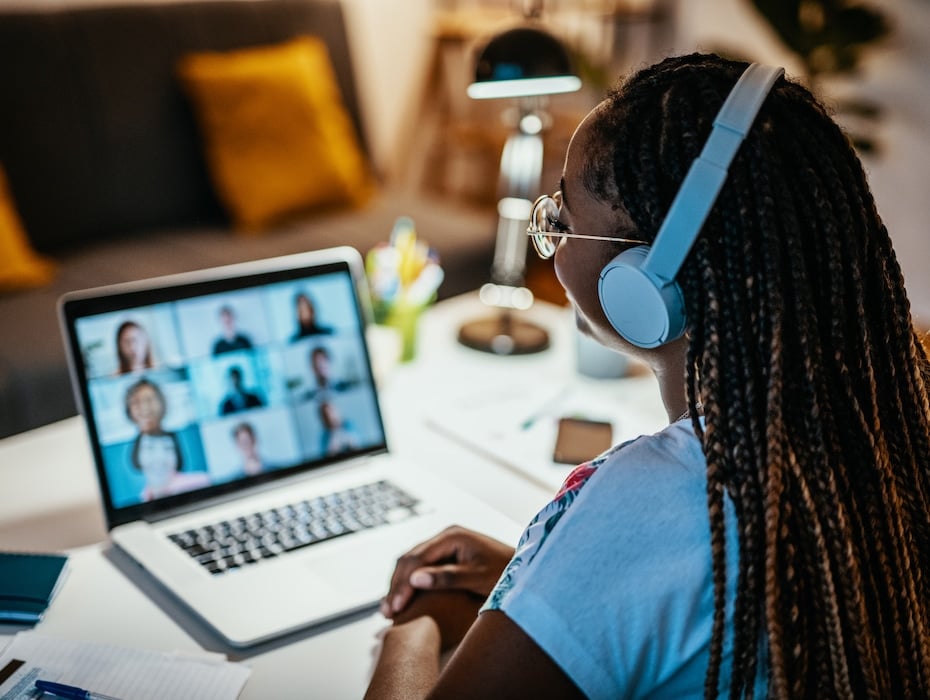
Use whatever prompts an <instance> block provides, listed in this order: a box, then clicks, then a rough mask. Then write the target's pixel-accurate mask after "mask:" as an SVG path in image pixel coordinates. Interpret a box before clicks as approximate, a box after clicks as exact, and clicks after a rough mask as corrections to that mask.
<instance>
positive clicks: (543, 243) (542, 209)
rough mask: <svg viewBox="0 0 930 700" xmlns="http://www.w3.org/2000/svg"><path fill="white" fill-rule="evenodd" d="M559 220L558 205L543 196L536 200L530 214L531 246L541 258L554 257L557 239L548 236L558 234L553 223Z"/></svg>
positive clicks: (546, 196) (551, 199) (550, 198)
mask: <svg viewBox="0 0 930 700" xmlns="http://www.w3.org/2000/svg"><path fill="white" fill-rule="evenodd" d="M558 220H559V205H558V204H557V203H556V201H555V200H554V199H553V198H552V197H549V196H548V195H544V196H542V197H540V198H539V199H538V200H536V204H535V206H534V207H533V214H532V222H531V225H532V227H533V228H532V230H533V236H532V238H533V246H534V247H535V248H536V252H537V253H538V254H539V256H540V257H541V258H551V257H552V256H553V255H555V249H556V248H557V247H558V244H559V238H558V237H557V236H550V235H549V234H550V233H558V231H557V230H556V226H555V223H554V222H557V221H558Z"/></svg>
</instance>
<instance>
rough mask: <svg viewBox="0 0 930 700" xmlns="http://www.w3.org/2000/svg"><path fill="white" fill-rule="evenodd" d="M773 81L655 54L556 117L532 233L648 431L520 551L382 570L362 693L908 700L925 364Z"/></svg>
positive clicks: (922, 521) (692, 58)
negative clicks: (622, 361) (554, 187)
mask: <svg viewBox="0 0 930 700" xmlns="http://www.w3.org/2000/svg"><path fill="white" fill-rule="evenodd" d="M782 73H783V72H782V71H781V70H780V69H776V68H769V67H766V66H760V65H753V66H749V67H747V65H746V64H745V63H742V62H736V61H729V60H725V59H722V58H719V57H717V56H713V55H701V54H693V55H688V56H676V57H672V58H667V59H665V60H663V61H662V62H660V63H659V64H657V65H655V66H651V67H648V68H644V69H642V70H641V71H639V72H638V73H636V74H634V75H632V76H631V77H630V78H628V79H627V80H626V81H625V82H623V83H621V84H620V86H619V87H618V88H617V89H615V90H613V91H611V93H610V94H609V95H608V97H607V98H606V99H605V100H604V101H603V102H601V103H600V105H598V106H597V107H596V108H595V109H594V110H593V111H592V112H590V113H589V114H588V116H587V117H585V119H584V120H583V121H582V123H581V124H580V126H579V127H578V128H577V129H576V131H575V133H574V135H573V137H572V139H571V141H570V143H569V146H568V150H567V154H566V157H565V161H564V166H563V171H562V182H561V185H560V192H558V193H557V194H556V195H555V196H554V197H548V196H545V197H543V198H540V199H539V200H537V204H536V207H535V209H536V211H535V214H536V215H534V216H533V217H532V218H531V228H530V233H531V234H533V242H534V245H535V246H536V248H537V253H539V255H540V256H541V257H543V258H554V265H555V273H556V276H557V277H558V279H559V281H560V282H561V284H562V285H563V287H565V290H566V292H567V297H568V299H569V300H570V302H571V304H572V307H573V310H574V312H575V319H576V323H577V325H578V327H579V328H580V329H581V330H582V331H583V332H584V333H586V334H587V335H590V336H591V337H593V338H595V339H596V340H598V341H600V342H601V343H602V344H604V345H606V346H608V347H610V348H613V349H615V350H618V351H624V352H627V353H632V354H635V355H636V356H637V357H638V358H641V359H642V360H643V361H644V362H646V363H647V364H648V365H649V366H650V367H651V368H652V369H653V371H654V373H655V375H656V378H657V380H658V385H659V390H660V392H661V396H662V400H663V402H664V404H665V408H666V411H667V414H668V418H669V425H668V426H667V427H666V428H664V429H663V430H661V431H659V432H657V433H656V434H654V435H645V436H640V437H638V438H636V439H634V440H631V441H629V442H627V443H625V444H622V445H618V446H616V447H614V448H611V449H610V450H608V451H606V452H605V453H603V454H602V455H601V456H599V457H597V458H595V459H594V460H592V461H591V462H589V463H586V464H582V465H580V466H579V467H578V468H576V470H575V471H574V472H572V474H571V475H570V476H569V477H568V478H567V480H566V482H565V483H564V485H563V487H562V489H561V491H560V493H558V494H557V496H556V497H555V500H553V501H552V502H551V503H550V504H548V505H546V506H545V507H544V508H543V509H542V510H541V511H540V512H539V514H538V515H537V516H536V518H535V519H534V520H533V521H532V522H531V523H530V525H529V526H528V527H527V529H526V530H525V531H524V534H523V536H522V537H521V538H520V541H519V543H518V544H517V548H516V550H514V549H513V548H512V547H510V546H508V545H504V544H501V543H498V542H495V541H493V540H488V539H487V538H483V537H481V536H479V535H477V534H475V533H471V532H466V531H462V530H455V529H453V530H449V531H446V532H445V533H444V534H441V535H440V536H438V537H437V538H436V539H434V540H432V541H430V542H427V543H425V544H423V545H420V546H419V547H416V548H414V549H413V550H412V551H410V552H409V553H408V554H407V555H406V556H403V557H401V558H400V560H399V561H398V564H397V567H396V570H395V573H394V576H393V580H392V581H391V583H390V584H389V592H388V596H387V597H386V599H385V601H384V610H385V612H386V613H387V614H388V615H389V616H391V617H392V618H393V620H394V624H393V625H392V626H391V627H390V628H389V629H388V630H387V631H386V632H385V633H384V635H383V646H382V650H381V656H380V659H379V661H378V663H377V667H376V669H375V672H374V677H373V679H372V682H371V685H370V687H369V692H368V695H367V697H368V698H370V699H374V698H380V697H392V698H423V697H427V696H428V697H430V698H433V699H434V700H440V699H441V698H450V697H456V698H460V697H489V698H524V697H528V698H533V697H547V698H582V697H588V698H702V697H703V698H716V697H732V698H743V697H756V698H765V697H768V698H844V700H848V699H850V698H857V699H858V698H928V697H930V651H928V639H930V575H928V571H930V362H928V357H927V353H926V351H925V350H924V349H923V347H922V345H921V342H920V337H919V335H918V333H917V331H916V330H915V328H914V325H913V322H912V318H911V313H910V308H909V303H908V299H907V294H906V291H905V285H904V279H903V276H902V272H901V269H900V267H899V265H898V263H897V261H896V259H895V254H894V250H893V247H892V242H891V238H890V236H889V233H888V231H887V229H886V228H885V226H884V225H883V223H882V220H881V219H880V217H879V215H878V212H877V210H876V206H875V202H874V200H873V197H872V194H871V193H870V191H869V186H868V183H867V180H866V176H865V172H864V170H863V168H862V164H861V163H860V161H859V159H858V157H857V155H856V153H855V151H854V149H853V147H852V145H851V143H850V141H849V139H848V138H847V136H846V135H845V134H844V133H843V131H842V130H841V129H840V128H839V126H838V125H837V124H836V123H835V122H834V121H833V120H832V119H831V118H830V116H829V113H828V112H827V110H826V109H825V108H824V107H823V106H822V105H821V104H820V103H819V102H818V101H817V100H816V98H815V97H814V96H813V95H812V94H811V93H810V92H809V91H808V89H807V88H805V87H804V86H803V85H801V84H800V83H798V82H794V81H792V80H789V79H787V78H785V77H783V75H782ZM734 86H735V88H734ZM730 95H732V96H733V99H730V98H729V97H728V96H730ZM757 108H758V111H757ZM743 137H745V140H743ZM705 144H707V147H705ZM692 167H694V168H695V169H694V170H691V168H692ZM689 171H690V172H693V173H696V174H697V175H698V177H697V178H696V179H695V178H691V177H690V176H686V174H687V173H689ZM714 181H716V182H718V183H720V184H721V185H722V187H721V189H720V192H719V197H718V196H717V194H716V188H713V187H711V186H710V185H711V183H712V182H714ZM683 183H684V184H683ZM695 185H696V186H697V187H695ZM676 193H681V194H682V197H681V199H678V198H676ZM673 202H675V203H674V204H673ZM682 202H684V204H685V205H684V206H683V207H679V206H678V205H679V204H681V203H682ZM704 212H707V214H708V216H707V218H706V219H705V217H704ZM666 222H668V223H669V224H670V225H669V226H666V225H665V224H666ZM666 234H668V235H666ZM650 251H651V252H650ZM653 254H655V255H653ZM653 263H655V267H651V265H653ZM663 264H664V265H665V267H664V268H663V267H661V266H662V265H663ZM652 270H654V271H655V277H650V276H649V273H650V271H652ZM659 271H662V272H663V274H662V275H660V274H659ZM660 292H665V294H664V295H663V294H660ZM679 301H680V304H679V303H678V302H679ZM644 309H647V310H648V311H647V312H646V313H641V312H642V311H643V310H644ZM659 319H661V322H657V321H659ZM544 378H545V377H542V379H544ZM515 420H516V419H515ZM511 557H512V558H511ZM508 560H509V561H508ZM495 581H496V583H495ZM450 587H451V588H453V589H455V590H453V591H451V592H448V593H442V592H436V590H438V589H448V588H450ZM430 589H436V590H430ZM418 590H419V591H421V592H419V593H417V594H416V595H414V593H415V591H418ZM482 600H483V601H484V603H483V604H482V602H481V601H482ZM479 607H480V608H482V612H481V613H480V615H478V616H477V618H476V613H477V612H478V609H479ZM466 632H467V634H466ZM463 635H464V639H463ZM460 640H462V641H461V644H459V641H460ZM457 644H458V648H457V649H456V650H455V652H454V654H453V655H452V657H451V659H449V660H448V662H447V663H446V664H445V665H444V666H442V667H441V666H440V658H441V652H442V650H443V649H446V648H450V647H453V646H455V645H457Z"/></svg>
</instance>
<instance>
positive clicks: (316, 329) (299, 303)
mask: <svg viewBox="0 0 930 700" xmlns="http://www.w3.org/2000/svg"><path fill="white" fill-rule="evenodd" d="M294 308H295V311H296V314H297V331H296V332H295V333H294V335H293V336H292V338H291V340H294V341H296V340H300V339H301V338H307V337H309V336H312V335H329V334H330V333H332V332H333V329H332V328H330V327H329V326H322V325H320V323H319V321H318V320H317V317H316V304H314V303H313V300H312V299H311V298H310V295H309V294H307V293H306V292H298V294H297V296H295V297H294Z"/></svg>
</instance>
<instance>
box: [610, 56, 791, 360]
mask: <svg viewBox="0 0 930 700" xmlns="http://www.w3.org/2000/svg"><path fill="white" fill-rule="evenodd" d="M784 72H785V69H784V68H774V67H771V66H763V65H760V64H758V63H753V64H752V65H751V66H749V68H747V69H746V70H745V72H744V73H743V74H742V75H741V76H740V79H739V80H738V81H737V83H736V85H735V86H734V87H733V90H731V91H730V94H729V95H728V96H727V99H726V101H725V102H724V103H723V107H721V108H720V112H719V113H718V114H717V117H716V118H715V119H714V128H713V130H712V131H711V132H710V136H709V137H708V138H707V142H706V143H705V144H704V148H703V149H702V151H701V155H700V156H698V157H697V158H696V159H695V160H694V162H693V163H692V164H691V167H690V168H689V170H688V174H687V175H686V176H685V179H684V181H683V182H682V183H681V187H680V188H679V190H678V193H677V194H676V195H675V199H674V200H673V201H672V206H671V207H669V210H668V214H666V216H665V220H664V221H663V222H662V226H661V227H660V228H659V233H658V234H656V239H655V241H654V242H653V245H652V246H647V245H642V246H637V247H635V248H630V249H628V250H625V251H623V252H622V253H620V255H618V256H617V257H615V258H614V259H613V260H611V261H610V262H609V263H608V264H607V265H606V266H605V267H604V269H603V270H601V275H600V279H599V280H598V285H597V291H598V296H599V297H600V300H601V307H602V308H603V309H604V313H605V314H606V315H607V320H608V321H610V324H611V325H612V326H613V327H614V329H615V330H616V331H617V332H618V333H619V334H620V335H622V336H623V337H624V338H626V339H627V340H628V341H629V342H630V343H632V344H633V345H636V346H639V347H641V348H655V347H658V346H660V345H664V344H665V343H667V342H669V341H671V340H675V339H676V338H679V337H680V336H681V335H682V334H683V333H684V332H685V324H686V321H687V318H686V316H685V305H684V298H683V297H682V293H681V288H680V287H679V286H678V283H677V282H675V276H676V275H677V274H678V271H679V270H680V269H681V266H682V264H683V263H684V261H685V258H686V257H687V255H688V251H690V250H691V246H692V245H694V241H695V240H697V237H698V235H699V234H700V233H701V227H702V226H703V225H704V221H705V220H706V219H707V215H708V214H709V213H710V210H711V207H713V205H714V202H715V201H716V199H717V195H718V194H719V193H720V189H721V188H722V187H723V183H724V181H725V180H726V178H727V170H728V169H729V167H730V163H732V162H733V158H734V156H736V152H737V150H738V149H739V147H740V144H741V143H742V142H743V139H744V138H746V134H747V133H748V132H749V129H750V127H751V126H752V123H753V121H755V118H756V115H757V114H758V113H759V109H760V108H761V107H762V103H763V102H764V101H765V98H766V96H767V95H768V94H769V91H770V90H771V89H772V85H774V83H775V81H776V80H778V78H780V77H781V76H782V75H783V74H784Z"/></svg>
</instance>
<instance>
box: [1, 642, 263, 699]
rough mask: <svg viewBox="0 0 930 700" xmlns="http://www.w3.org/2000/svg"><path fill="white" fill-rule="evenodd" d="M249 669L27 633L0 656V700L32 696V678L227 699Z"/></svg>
mask: <svg viewBox="0 0 930 700" xmlns="http://www.w3.org/2000/svg"><path fill="white" fill-rule="evenodd" d="M250 673H251V669H249V668H248V667H247V666H243V665H242V664H237V663H230V662H228V661H226V658H225V657H224V656H223V655H222V654H206V653H204V654H203V655H200V654H197V655H196V656H193V655H188V654H182V653H180V652H174V653H169V652H160V651H148V650H143V649H133V648H129V647H120V646H112V645H107V644H95V643H90V642H81V641H74V640H65V639H56V638H54V637H50V636H48V635H44V634H41V633H39V632H33V631H28V632H20V633H19V634H17V635H16V636H15V637H13V639H12V641H10V643H9V644H8V645H7V647H6V649H4V650H3V653H2V654H0V700H27V699H28V700H33V699H34V698H36V697H38V696H39V694H38V692H37V691H36V689H35V682H36V680H37V679H42V680H50V681H56V682H59V683H65V684H67V685H72V686H78V687H80V688H83V689H85V690H89V691H91V692H94V693H102V694H104V695H109V696H112V697H115V698H121V699H123V700H164V699H165V698H177V699H179V700H180V699H182V698H191V699H193V698H197V700H233V699H234V698H236V697H238V695H239V693H240V692H241V691H242V687H243V686H244V685H245V682H246V680H247V679H248V677H249V674H250Z"/></svg>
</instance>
